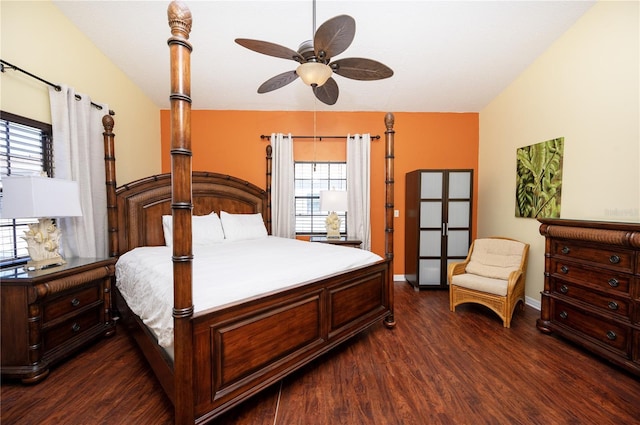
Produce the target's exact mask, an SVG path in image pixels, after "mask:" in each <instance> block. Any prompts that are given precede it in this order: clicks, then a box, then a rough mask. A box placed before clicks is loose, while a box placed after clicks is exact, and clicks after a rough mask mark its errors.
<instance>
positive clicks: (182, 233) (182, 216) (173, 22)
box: [167, 1, 195, 425]
mask: <svg viewBox="0 0 640 425" xmlns="http://www.w3.org/2000/svg"><path fill="white" fill-rule="evenodd" d="M167 15H168V18H169V26H170V27H171V37H170V38H169V40H168V41H167V43H168V44H169V50H170V55H171V58H170V62H171V65H170V66H171V95H170V100H171V115H170V121H171V170H172V176H171V194H172V201H171V212H172V215H173V257H172V260H173V304H174V307H173V322H174V330H173V334H174V363H173V375H174V392H175V393H174V411H175V423H176V424H177V425H183V424H193V423H194V422H195V411H194V406H195V398H194V397H195V394H194V388H193V385H194V384H193V382H194V378H193V374H194V371H193V340H192V338H191V326H192V323H191V317H192V316H193V291H192V262H193V252H192V246H191V241H192V235H191V212H192V209H193V204H192V199H191V171H192V170H191V156H192V152H191V50H192V47H191V44H190V43H189V41H188V39H189V33H190V32H191V21H192V18H191V11H190V10H189V8H188V7H187V6H186V5H185V4H184V3H182V2H179V1H173V2H171V4H170V5H169V8H168V9H167Z"/></svg>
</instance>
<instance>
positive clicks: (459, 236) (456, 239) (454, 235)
mask: <svg viewBox="0 0 640 425" xmlns="http://www.w3.org/2000/svg"><path fill="white" fill-rule="evenodd" d="M468 253H469V231H468V230H449V235H448V238H447V257H457V258H466V257H467V254H468Z"/></svg>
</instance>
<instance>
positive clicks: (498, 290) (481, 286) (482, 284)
mask: <svg viewBox="0 0 640 425" xmlns="http://www.w3.org/2000/svg"><path fill="white" fill-rule="evenodd" d="M451 283H452V284H453V285H456V286H461V287H463V288H467V289H473V290H475V291H481V292H488V293H489V294H494V295H499V296H502V297H504V296H506V295H507V280H504V279H493V278H490V277H484V276H479V275H477V274H470V273H463V274H458V275H455V276H453V278H452V279H451Z"/></svg>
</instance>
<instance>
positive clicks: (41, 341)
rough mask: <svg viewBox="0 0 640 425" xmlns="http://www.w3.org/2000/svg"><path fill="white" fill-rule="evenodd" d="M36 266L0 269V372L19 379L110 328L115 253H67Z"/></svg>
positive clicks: (42, 373) (31, 378) (41, 373)
mask: <svg viewBox="0 0 640 425" xmlns="http://www.w3.org/2000/svg"><path fill="white" fill-rule="evenodd" d="M66 261H67V264H64V265H61V266H56V267H51V268H47V269H44V270H37V271H25V270H24V269H23V267H22V266H19V267H11V268H7V269H3V270H0V302H1V305H0V306H1V308H2V310H1V311H0V321H1V322H0V329H1V330H2V344H1V346H0V355H1V356H2V358H1V360H0V361H1V364H0V373H1V374H2V376H3V377H9V378H20V379H22V382H24V383H34V382H38V381H40V380H42V379H43V378H44V377H46V376H47V374H48V373H49V367H50V366H51V365H52V364H53V363H56V362H58V361H60V360H62V359H63V358H65V357H67V356H69V355H70V354H71V353H73V352H74V351H77V350H79V349H81V348H83V347H84V346H86V345H87V343H88V342H90V341H93V340H95V339H97V338H99V337H102V336H110V335H113V333H115V321H114V320H113V318H112V317H111V284H112V282H113V279H114V276H115V263H116V259H115V258H68V259H67V260H66Z"/></svg>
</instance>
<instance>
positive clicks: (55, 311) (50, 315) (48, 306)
mask: <svg viewBox="0 0 640 425" xmlns="http://www.w3.org/2000/svg"><path fill="white" fill-rule="evenodd" d="M100 289H101V286H100V284H99V283H95V284H91V285H89V286H86V287H83V288H81V289H78V290H76V291H73V292H70V293H67V294H65V295H64V296H62V297H58V298H56V299H53V300H51V301H49V302H45V303H44V306H43V311H42V320H43V324H46V323H47V322H50V321H52V320H55V319H57V318H59V317H62V316H64V315H65V314H67V313H71V312H73V311H80V310H82V309H83V308H85V307H87V306H88V305H90V304H92V303H95V302H100V301H101V299H102V298H101V297H100V295H101V294H100Z"/></svg>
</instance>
